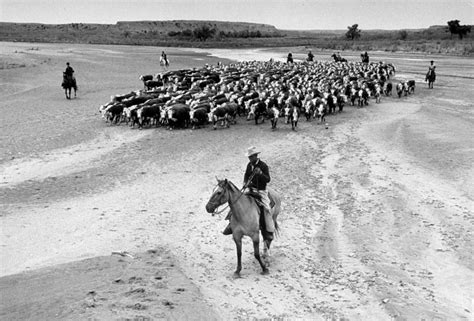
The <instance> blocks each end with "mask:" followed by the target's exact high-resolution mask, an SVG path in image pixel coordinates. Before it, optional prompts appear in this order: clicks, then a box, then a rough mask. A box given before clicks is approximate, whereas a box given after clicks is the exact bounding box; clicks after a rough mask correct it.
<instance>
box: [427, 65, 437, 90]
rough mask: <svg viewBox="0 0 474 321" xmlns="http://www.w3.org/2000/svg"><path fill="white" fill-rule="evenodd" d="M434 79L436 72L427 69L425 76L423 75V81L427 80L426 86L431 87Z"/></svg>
mask: <svg viewBox="0 0 474 321" xmlns="http://www.w3.org/2000/svg"><path fill="white" fill-rule="evenodd" d="M435 80H436V73H435V71H434V69H431V68H430V70H428V72H427V73H426V77H425V81H427V82H428V88H433V83H434V82H435Z"/></svg>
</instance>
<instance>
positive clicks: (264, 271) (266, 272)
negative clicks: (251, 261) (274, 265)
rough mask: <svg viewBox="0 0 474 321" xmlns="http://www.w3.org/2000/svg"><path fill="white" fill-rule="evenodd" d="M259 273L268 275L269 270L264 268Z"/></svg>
mask: <svg viewBox="0 0 474 321" xmlns="http://www.w3.org/2000/svg"><path fill="white" fill-rule="evenodd" d="M260 274H262V275H268V274H270V271H269V270H268V269H265V270H263V271H262V273H260Z"/></svg>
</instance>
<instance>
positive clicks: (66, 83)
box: [61, 72, 77, 99]
mask: <svg viewBox="0 0 474 321" xmlns="http://www.w3.org/2000/svg"><path fill="white" fill-rule="evenodd" d="M61 86H62V87H63V88H64V93H65V94H66V99H71V89H74V97H76V91H77V84H76V78H74V76H72V75H67V74H66V73H65V72H63V82H62V84H61Z"/></svg>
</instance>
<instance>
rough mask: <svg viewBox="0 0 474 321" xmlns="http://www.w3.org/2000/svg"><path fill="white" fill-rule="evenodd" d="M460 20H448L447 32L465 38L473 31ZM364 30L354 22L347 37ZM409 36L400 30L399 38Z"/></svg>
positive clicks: (359, 34)
mask: <svg viewBox="0 0 474 321" xmlns="http://www.w3.org/2000/svg"><path fill="white" fill-rule="evenodd" d="M459 22H460V21H459V20H451V21H448V27H447V28H446V32H450V33H451V38H452V36H453V35H458V36H459V39H463V38H464V37H466V35H467V34H468V33H470V32H471V26H470V25H461V24H460V23H459ZM361 32H362V30H360V29H359V25H358V24H357V23H356V24H353V25H352V26H348V27H347V32H346V34H345V37H346V38H347V39H350V40H357V39H359V38H360V36H361ZM407 37H408V32H407V31H406V30H400V31H399V38H400V39H401V40H406V39H407Z"/></svg>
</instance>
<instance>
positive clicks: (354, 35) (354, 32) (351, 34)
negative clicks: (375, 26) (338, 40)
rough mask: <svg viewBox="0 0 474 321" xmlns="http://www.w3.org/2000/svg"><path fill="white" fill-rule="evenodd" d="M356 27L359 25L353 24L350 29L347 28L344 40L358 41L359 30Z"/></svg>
mask: <svg viewBox="0 0 474 321" xmlns="http://www.w3.org/2000/svg"><path fill="white" fill-rule="evenodd" d="M358 27H359V25H358V24H357V23H356V24H353V25H352V27H351V26H349V27H347V29H348V30H347V32H346V38H347V39H351V40H354V39H358V38H359V37H360V32H361V30H359V29H357V28H358Z"/></svg>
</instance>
